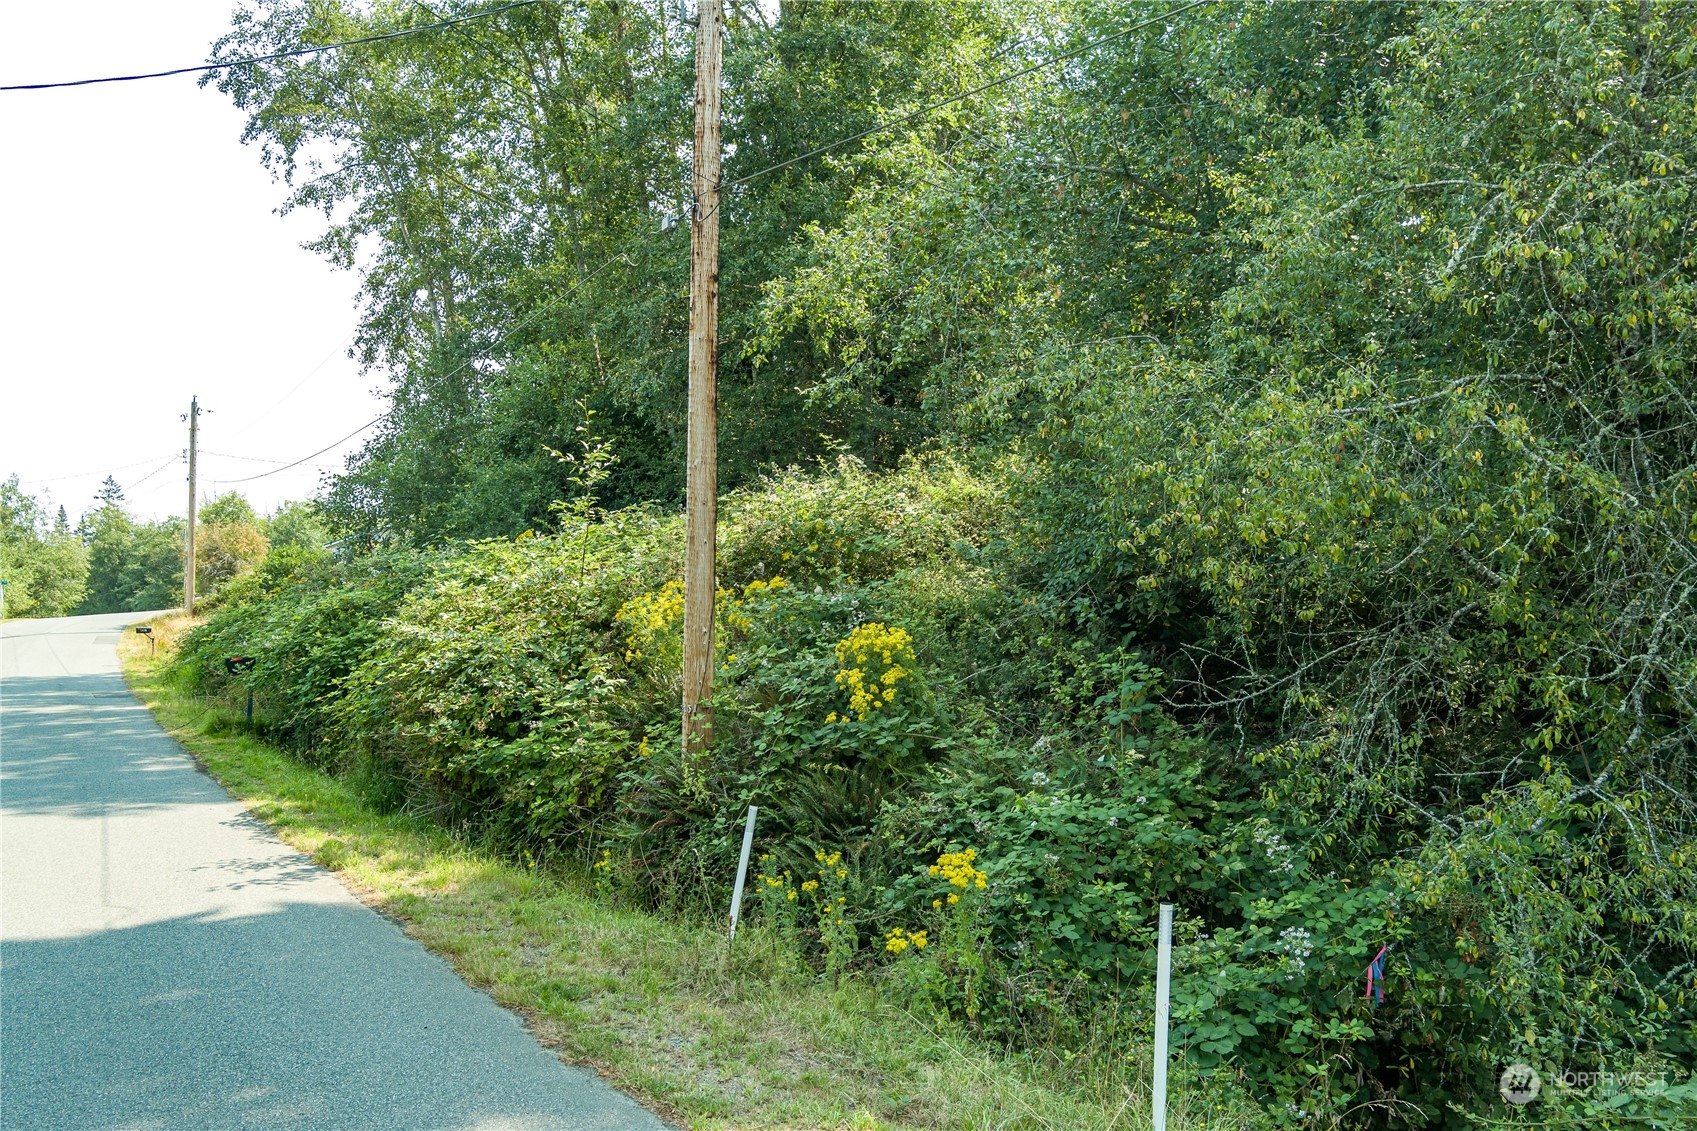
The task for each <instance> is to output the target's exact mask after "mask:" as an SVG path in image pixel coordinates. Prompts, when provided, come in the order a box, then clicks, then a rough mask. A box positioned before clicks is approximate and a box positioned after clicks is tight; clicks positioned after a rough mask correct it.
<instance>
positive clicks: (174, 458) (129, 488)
mask: <svg viewBox="0 0 1697 1131" xmlns="http://www.w3.org/2000/svg"><path fill="white" fill-rule="evenodd" d="M182 458H183V457H182V456H180V455H177V454H175V453H173V454H172V455H171V457H170V458H169V459H167V460H166V461H165V462H164V463H162V464H160V465H159V466H158V467H156V468H154V469H153V470H152V471H150V472H148V473H147V474H146V475H144V476H142V477H141V478H140V479H137V480H136V481H135V482H134V483H129V484H126V485H125V486H124V487H123V488H121V490H123V491H124V492H125V493H126V494H128V493H129V492H131V491H134V490H135V489H136V488H137V487H140V486H141V485H142V484H143V483H146V482H147V481H148V480H149V479H152V478H153V477H154V476H155V475H158V474H159V473H160V472H161V471H164V470H165V469H166V468H167V467H170V466H171V465H172V464H173V463H176V462H177V461H178V460H180V459H182Z"/></svg>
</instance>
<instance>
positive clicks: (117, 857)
mask: <svg viewBox="0 0 1697 1131" xmlns="http://www.w3.org/2000/svg"><path fill="white" fill-rule="evenodd" d="M136 619H138V616H137V615H136V614H129V615H116V616H95V617H67V618H63V619H59V620H25V621H10V622H7V623H6V624H4V625H0V1126H3V1127H5V1128H6V1129H7V1131H32V1129H36V1128H40V1129H43V1131H48V1129H50V1131H95V1129H100V1128H134V1129H141V1128H158V1129H160V1131H191V1129H196V1128H216V1129H218V1131H230V1129H235V1128H245V1127H264V1128H312V1129H314V1131H317V1129H320V1128H330V1129H333V1128H348V1129H350V1131H353V1129H358V1131H389V1129H393V1131H423V1129H436V1128H441V1129H455V1131H496V1129H503V1128H511V1129H514V1131H533V1129H542V1128H550V1129H552V1128H565V1129H570V1131H603V1129H604V1131H615V1129H616V1131H627V1129H628V1131H638V1129H641V1131H657V1129H659V1128H661V1127H663V1124H661V1122H660V1121H659V1120H658V1119H656V1118H655V1117H654V1116H653V1115H652V1114H651V1113H649V1112H648V1111H646V1110H645V1109H643V1108H641V1107H639V1106H638V1105H637V1104H636V1103H635V1102H634V1101H633V1100H631V1099H630V1098H628V1097H626V1096H624V1095H622V1094H620V1093H619V1092H617V1091H615V1090H613V1089H612V1088H611V1087H609V1086H608V1085H607V1084H606V1083H604V1082H603V1081H602V1080H601V1079H600V1078H599V1077H597V1076H596V1075H594V1074H593V1073H591V1072H587V1071H584V1070H582V1069H578V1068H571V1067H568V1066H566V1065H563V1064H561V1063H560V1062H559V1061H558V1060H556V1059H555V1058H554V1057H553V1056H552V1055H550V1054H549V1053H548V1052H547V1051H546V1050H544V1049H543V1048H542V1047H541V1046H540V1045H538V1044H537V1043H536V1041H535V1040H534V1039H533V1038H532V1037H531V1036H530V1034H529V1033H527V1032H526V1031H525V1029H524V1028H523V1026H522V1025H521V1024H520V1023H519V1021H518V1019H517V1018H516V1017H515V1016H514V1015H512V1014H511V1013H508V1012H507V1011H505V1010H503V1009H501V1008H500V1007H498V1006H497V1005H495V1003H494V1002H493V1001H491V1000H490V999H489V998H488V997H486V996H485V995H483V994H481V993H478V992H477V991H475V990H473V989H471V988H470V987H468V986H466V985H465V983H463V982H461V981H460V980H459V979H458V978H457V977H456V976H455V975H454V973H453V971H452V970H451V969H449V967H448V966H447V965H446V964H445V963H443V962H442V961H441V960H440V959H438V958H436V957H435V956H434V955H432V954H430V953H429V952H428V951H426V950H425V949H424V948H423V947H421V946H419V945H418V944H417V943H416V942H414V941H412V940H411V939H409V938H407V937H406V936H405V935H404V934H402V933H401V932H400V930H399V929H397V928H396V927H395V926H394V925H393V924H392V923H390V922H389V921H387V920H386V919H384V918H382V917H381V916H379V915H377V914H376V913H375V912H373V911H371V910H370V909H369V908H367V907H365V906H363V905H362V904H360V903H359V902H358V901H357V900H355V899H354V898H353V897H352V896H351V895H349V894H348V892H347V890H346V889H344V888H343V887H342V885H341V884H340V883H338V882H337V881H336V879H335V877H333V876H331V875H330V874H329V873H328V872H325V871H324V870H323V869H321V868H319V867H317V866H316V865H314V864H313V863H312V862H311V861H310V860H309V859H308V858H307V857H304V856H302V855H300V854H299V853H297V852H295V851H293V850H292V849H290V848H288V847H286V846H285V845H284V844H282V843H281V842H280V841H278V840H277V839H276V838H275V837H273V836H272V835H271V834H270V833H269V832H268V831H267V830H266V829H265V828H264V826H263V825H261V824H259V823H258V822H257V821H255V820H254V819H253V818H252V817H251V816H249V815H248V814H247V813H246V811H244V810H243V809H242V807H241V806H240V805H238V804H237V803H236V802H235V801H233V800H232V799H231V798H230V795H229V794H227V793H225V792H224V790H223V789H222V788H221V787H220V786H219V785H218V784H217V783H216V782H214V781H213V780H212V779H210V778H208V777H207V776H206V775H205V774H203V773H201V772H199V771H198V770H197V769H196V768H195V766H194V764H193V763H192V762H191V761H190V760H189V758H188V757H187V756H186V755H185V754H184V753H183V751H182V749H181V747H179V746H178V745H177V744H176V743H175V742H174V741H173V740H172V739H171V738H170V737H168V736H167V735H166V734H165V733H164V732H163V731H162V730H160V729H159V727H158V726H157V725H156V724H155V723H154V722H153V719H152V716H151V715H150V714H149V713H148V712H147V710H146V709H145V708H143V707H141V706H140V705H139V704H138V703H137V702H136V701H135V699H134V698H132V697H131V695H130V693H129V692H128V691H127V690H126V689H125V687H124V683H123V680H122V679H121V678H120V676H119V675H118V662H117V655H116V645H117V642H118V637H119V633H120V632H121V631H122V630H123V628H124V626H125V624H126V622H127V621H133V620H136Z"/></svg>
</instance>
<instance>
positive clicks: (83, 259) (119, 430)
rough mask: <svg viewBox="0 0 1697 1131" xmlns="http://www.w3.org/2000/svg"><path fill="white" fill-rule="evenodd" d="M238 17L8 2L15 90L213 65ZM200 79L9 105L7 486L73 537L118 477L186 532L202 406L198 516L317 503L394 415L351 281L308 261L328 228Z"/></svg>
mask: <svg viewBox="0 0 1697 1131" xmlns="http://www.w3.org/2000/svg"><path fill="white" fill-rule="evenodd" d="M235 5H236V0H165V2H159V0H154V2H151V3H138V2H136V0H79V2H78V3H76V4H25V3H23V2H22V0H0V85H9V84H14V83H27V82H43V81H58V80H63V79H77V78H89V77H95V76H98V75H107V74H129V73H135V72H137V71H152V70H163V69H167V68H170V67H179V66H187V65H191V64H193V63H196V62H199V61H201V60H203V59H205V58H206V57H207V55H208V53H209V49H210V45H211V43H212V41H213V40H214V39H216V38H217V37H218V36H219V35H220V34H222V32H223V31H224V29H225V28H226V27H227V26H228V22H229V16H230V13H231V11H232V10H233V9H234V7H235ZM242 126H243V116H242V114H241V113H240V112H239V111H238V110H236V109H235V108H234V107H233V106H232V105H231V104H230V103H229V102H228V101H227V100H226V99H225V97H224V96H223V95H221V94H219V93H218V91H216V90H215V89H212V88H210V87H209V88H206V89H202V88H201V87H199V86H198V85H197V83H196V76H195V75H192V74H190V75H178V76H174V77H171V78H163V79H151V80H147V81H143V82H128V83H113V84H106V85H99V86H89V87H79V88H72V89H68V90H54V91H7V92H0V478H3V477H5V476H7V475H10V474H12V473H16V474H17V475H18V477H19V479H20V481H21V485H22V486H23V488H24V489H25V490H26V491H28V492H30V493H31V494H34V495H36V496H37V497H46V498H49V499H50V501H51V503H52V504H53V505H58V504H63V505H64V506H65V508H66V510H67V511H68V512H69V514H70V517H71V520H72V521H73V522H75V520H76V518H77V516H78V515H79V514H80V513H81V512H82V511H83V510H84V509H86V508H87V507H88V505H89V502H90V500H91V499H92V498H93V496H94V492H95V491H96V490H97V489H98V488H99V486H100V483H101V481H102V480H103V479H104V478H105V477H106V476H107V475H108V474H110V475H112V476H113V477H114V478H115V479H116V480H117V481H118V482H119V483H120V484H121V485H123V486H124V487H125V498H126V504H127V505H128V506H129V508H130V509H131V511H132V512H134V513H136V514H137V515H138V516H140V517H143V518H162V517H164V516H166V515H170V514H179V515H180V514H182V513H183V512H184V510H185V509H186V504H187V501H188V487H187V468H186V465H185V464H184V463H183V461H182V458H181V455H182V452H183V450H184V449H185V448H186V447H187V444H188V432H187V429H188V426H187V424H186V423H184V421H183V420H182V417H183V416H184V414H185V413H186V412H187V411H188V406H189V398H190V397H191V396H193V397H198V398H199V400H200V404H201V408H202V410H203V415H202V416H201V420H200V451H201V455H200V463H199V471H200V488H201V489H200V495H201V497H202V498H203V499H205V498H208V497H210V496H212V495H213V494H217V493H222V492H224V491H227V490H239V491H242V492H243V493H244V494H246V495H247V497H248V498H249V499H250V500H251V501H252V502H253V503H254V505H255V506H256V507H257V508H259V509H260V511H261V512H269V511H271V510H272V509H274V508H275V507H276V506H277V505H278V504H279V503H281V502H283V501H285V500H290V499H304V498H307V497H310V496H311V495H312V494H313V493H314V492H315V491H316V489H317V486H318V483H319V478H320V474H321V472H322V470H324V469H336V468H339V467H340V466H341V456H342V455H343V454H345V453H347V452H350V451H355V450H357V449H358V448H359V446H360V443H361V440H362V439H363V435H362V436H359V437H355V438H353V439H351V440H348V441H347V442H346V443H343V444H340V445H338V446H337V447H333V448H332V449H331V450H330V451H328V452H325V453H324V454H323V455H321V456H317V457H315V458H314V459H312V460H310V461H308V462H307V463H306V464H304V465H302V466H300V467H297V468H293V469H289V470H284V471H278V472H276V474H271V475H267V476H265V477H264V478H260V479H256V480H253V481H251V482H247V483H237V482H235V481H236V480H238V479H241V478H244V477H248V476H254V475H260V474H261V473H264V472H267V471H276V469H277V468H279V467H281V466H282V465H283V464H286V463H288V462H290V461H293V460H295V459H298V458H300V457H301V456H305V455H307V454H309V453H311V452H314V451H316V450H318V449H319V448H322V447H324V446H325V445H327V444H331V443H333V442H334V441H336V440H337V439H338V438H340V437H342V436H345V435H346V434H347V433H350V432H352V431H354V430H355V429H356V428H359V427H360V426H361V425H362V424H365V423H366V422H368V421H370V420H371V419H372V418H373V417H375V416H377V414H378V413H380V412H382V411H383V408H384V407H385V405H384V401H383V399H382V397H381V396H380V394H379V390H380V389H381V388H383V387H385V386H386V382H385V381H384V379H383V377H382V375H381V374H376V373H361V371H360V369H359V366H358V365H357V364H356V363H355V362H353V361H351V360H349V358H348V357H347V356H346V355H347V349H348V347H349V345H351V343H352V335H353V332H354V329H355V325H356V322H357V318H358V309H357V307H356V304H355V298H356V295H357V292H358V288H359V280H358V278H357V277H356V276H354V275H352V274H349V273H347V272H342V271H336V270H333V269H331V268H330V267H329V266H328V265H327V264H326V263H324V262H323V261H322V260H321V259H319V258H318V257H317V256H316V255H314V254H313V253H312V252H309V251H307V250H305V249H304V248H302V247H301V244H302V243H304V242H305V241H307V240H309V239H311V238H313V237H314V236H316V235H317V234H318V233H319V232H321V231H322V229H323V225H324V219H323V217H322V216H321V215H315V214H309V213H295V214H292V215H290V216H278V215H277V207H278V205H280V204H281V203H282V200H283V197H284V195H285V188H284V186H283V185H281V184H279V183H277V182H274V181H273V180H272V179H271V176H270V174H269V173H268V172H267V171H266V170H265V168H264V166H262V165H261V164H260V160H259V154H258V151H257V150H256V149H255V148H254V147H251V146H244V145H242V144H241V131H242Z"/></svg>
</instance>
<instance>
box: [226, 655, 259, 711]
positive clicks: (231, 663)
mask: <svg viewBox="0 0 1697 1131" xmlns="http://www.w3.org/2000/svg"><path fill="white" fill-rule="evenodd" d="M258 662H259V661H258V660H256V659H254V658H253V657H252V656H227V657H225V659H224V672H225V674H227V675H247V674H248V673H249V672H251V671H253V666H254V665H255V664H257V663H258ZM247 722H248V725H249V726H252V725H253V684H251V683H250V684H248V685H247Z"/></svg>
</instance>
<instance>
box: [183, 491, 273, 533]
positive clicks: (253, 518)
mask: <svg viewBox="0 0 1697 1131" xmlns="http://www.w3.org/2000/svg"><path fill="white" fill-rule="evenodd" d="M198 517H199V519H200V521H201V522H204V523H205V524H206V525H208V526H232V525H236V524H238V523H240V524H245V525H248V526H254V525H257V524H258V522H259V516H258V515H257V514H255V513H254V511H253V504H252V503H250V502H248V501H247V497H246V496H244V495H243V494H242V493H241V492H240V491H228V492H225V493H224V494H222V495H219V496H218V497H217V498H216V499H213V500H212V501H211V502H209V503H207V504H205V505H204V506H202V507H200V508H199V513H198Z"/></svg>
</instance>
